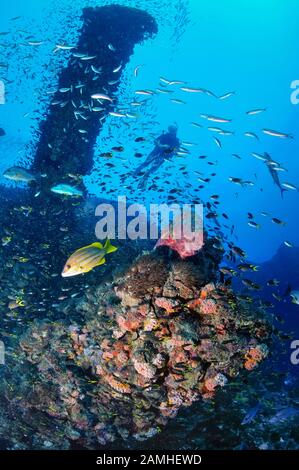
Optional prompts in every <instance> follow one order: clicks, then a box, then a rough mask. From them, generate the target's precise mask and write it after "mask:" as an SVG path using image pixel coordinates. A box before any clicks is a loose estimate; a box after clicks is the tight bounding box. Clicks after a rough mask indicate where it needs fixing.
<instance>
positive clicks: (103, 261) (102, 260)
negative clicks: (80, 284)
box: [95, 258, 106, 266]
mask: <svg viewBox="0 0 299 470" xmlns="http://www.w3.org/2000/svg"><path fill="white" fill-rule="evenodd" d="M105 263H106V259H105V258H102V259H100V261H99V262H98V263H97V264H96V265H95V266H101V264H105Z"/></svg>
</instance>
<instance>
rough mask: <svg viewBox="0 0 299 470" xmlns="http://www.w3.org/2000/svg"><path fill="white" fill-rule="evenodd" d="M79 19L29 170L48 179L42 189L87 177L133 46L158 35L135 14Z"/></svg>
mask: <svg viewBox="0 0 299 470" xmlns="http://www.w3.org/2000/svg"><path fill="white" fill-rule="evenodd" d="M82 18H83V26H82V29H81V32H80V35H79V41H78V45H77V46H76V47H74V48H73V49H72V50H71V56H70V59H69V63H68V65H67V67H66V68H65V69H64V70H62V72H61V74H60V78H59V85H58V90H57V92H56V93H55V95H54V96H53V99H52V104H51V107H50V110H49V112H48V114H47V117H46V119H45V121H43V122H42V123H41V125H40V140H39V143H38V147H37V152H36V155H35V158H34V162H33V169H34V170H36V171H41V172H44V173H47V175H48V177H47V178H45V179H44V182H43V184H44V185H46V187H47V186H48V187H49V186H50V185H51V184H52V183H57V182H65V183H67V182H70V180H69V179H68V176H67V174H68V173H73V174H80V175H85V174H87V173H88V172H90V170H91V168H92V165H93V147H94V144H95V141H96V138H97V136H98V134H99V131H100V129H101V126H102V124H103V121H104V119H105V118H106V116H107V115H108V113H109V111H112V110H113V109H115V104H116V100H115V99H113V96H114V93H115V92H116V90H117V88H118V85H119V83H120V76H121V73H122V69H123V67H124V66H125V65H126V63H127V62H128V60H129V57H130V55H131V54H132V53H133V49H134V46H135V44H136V43H139V42H141V41H142V40H144V39H146V38H147V37H150V36H152V35H153V34H154V33H156V32H157V25H156V22H155V20H154V18H153V17H151V16H150V15H149V14H148V13H146V12H144V11H141V10H138V9H136V8H127V7H123V6H119V5H110V6H104V7H96V8H85V9H84V10H83V15H82ZM94 94H104V95H107V96H108V97H110V98H112V99H113V101H110V100H109V99H108V98H106V99H103V100H101V101H98V100H94V99H92V98H91V96H92V95H94ZM95 108H96V109H95ZM99 108H103V109H102V110H99ZM44 189H45V188H44Z"/></svg>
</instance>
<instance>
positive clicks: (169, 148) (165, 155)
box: [134, 132, 180, 188]
mask: <svg viewBox="0 0 299 470" xmlns="http://www.w3.org/2000/svg"><path fill="white" fill-rule="evenodd" d="M179 146H180V141H179V139H178V138H177V136H176V133H171V132H167V133H164V132H163V134H161V135H160V137H158V138H157V139H156V146H155V148H154V149H153V150H152V151H151V153H150V154H149V155H148V157H147V159H146V160H145V161H144V162H143V163H141V165H139V166H138V167H137V168H136V170H135V172H134V175H135V176H141V175H143V176H142V179H141V180H140V182H139V185H138V187H139V188H142V187H144V186H145V184H146V182H147V179H148V177H149V176H150V175H151V174H152V173H154V172H155V171H157V170H158V168H160V166H161V165H162V164H163V162H164V161H165V160H170V159H171V158H172V157H173V156H174V155H175V153H176V152H177V150H178V149H179ZM147 167H149V168H148V170H147V171H146V172H145V173H143V170H144V169H145V168H147Z"/></svg>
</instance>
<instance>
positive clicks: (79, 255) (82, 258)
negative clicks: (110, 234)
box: [61, 239, 117, 277]
mask: <svg viewBox="0 0 299 470" xmlns="http://www.w3.org/2000/svg"><path fill="white" fill-rule="evenodd" d="M116 250H117V247H116V246H113V245H111V243H110V240H108V239H107V240H106V242H105V245H104V246H103V245H102V243H100V242H95V243H92V244H91V245H88V246H84V247H83V248H80V249H79V250H76V251H75V253H73V254H72V255H71V256H70V257H69V259H68V260H67V262H66V263H65V266H64V268H63V271H62V273H61V276H62V277H71V276H77V275H78V274H83V273H88V272H89V271H91V270H92V269H93V268H95V267H96V266H100V265H101V264H104V263H105V262H106V259H105V255H107V254H108V253H113V251H116Z"/></svg>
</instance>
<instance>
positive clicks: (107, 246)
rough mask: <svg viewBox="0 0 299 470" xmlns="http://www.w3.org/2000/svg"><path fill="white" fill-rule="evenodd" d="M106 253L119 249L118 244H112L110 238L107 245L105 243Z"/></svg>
mask: <svg viewBox="0 0 299 470" xmlns="http://www.w3.org/2000/svg"><path fill="white" fill-rule="evenodd" d="M104 250H105V253H106V254H107V253H113V251H116V250H118V248H117V247H116V246H113V245H111V243H110V240H109V239H108V238H107V240H106V242H105V245H104Z"/></svg>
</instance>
